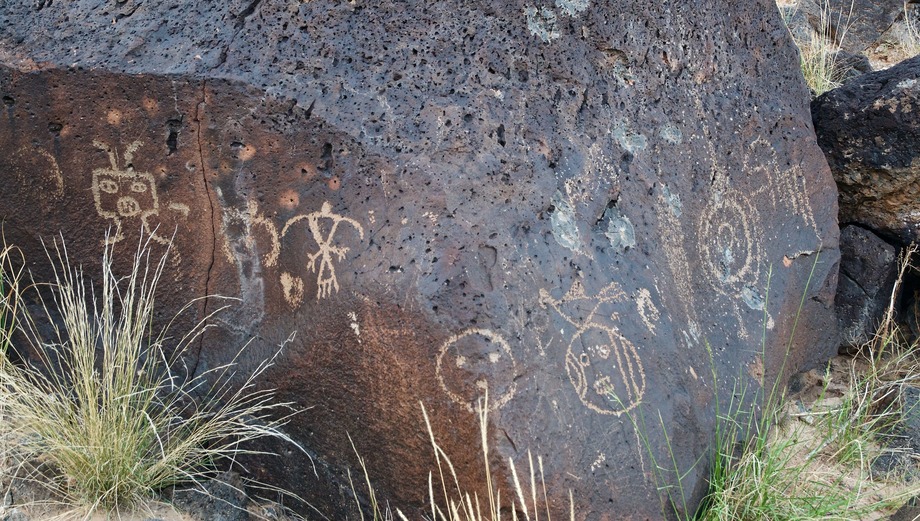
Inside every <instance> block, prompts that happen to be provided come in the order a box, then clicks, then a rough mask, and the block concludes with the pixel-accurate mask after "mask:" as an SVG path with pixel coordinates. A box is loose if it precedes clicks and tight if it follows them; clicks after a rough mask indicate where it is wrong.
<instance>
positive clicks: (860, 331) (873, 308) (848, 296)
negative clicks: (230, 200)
mask: <svg viewBox="0 0 920 521" xmlns="http://www.w3.org/2000/svg"><path fill="white" fill-rule="evenodd" d="M897 260H898V258H897V254H896V253H895V249H894V246H892V245H890V244H888V243H887V242H885V241H883V240H882V239H880V238H878V236H876V235H875V234H874V233H872V232H871V231H869V230H866V229H864V228H860V227H859V226H847V227H845V228H843V229H841V230H840V280H839V282H838V284H837V296H836V297H835V301H836V303H837V321H838V323H839V324H840V332H841V339H840V340H841V349H844V350H846V351H852V350H853V349H854V348H859V347H860V346H862V345H863V344H865V343H866V342H867V341H869V340H870V339H871V338H872V337H873V335H875V333H876V331H877V329H878V325H879V323H880V322H881V319H882V316H883V315H884V314H885V310H886V309H887V304H888V302H889V300H890V299H891V290H892V289H893V288H894V282H895V279H897V277H898V263H897Z"/></svg>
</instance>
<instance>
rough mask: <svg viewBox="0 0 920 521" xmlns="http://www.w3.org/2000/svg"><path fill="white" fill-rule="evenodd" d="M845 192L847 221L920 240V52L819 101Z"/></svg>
mask: <svg viewBox="0 0 920 521" xmlns="http://www.w3.org/2000/svg"><path fill="white" fill-rule="evenodd" d="M811 111H812V115H813V117H814V125H815V132H816V133H817V136H818V144H819V145H820V146H821V149H822V150H824V153H825V154H826V156H827V161H828V163H829V164H830V167H831V171H832V172H833V173H834V179H835V180H836V181H837V186H838V188H839V190H840V222H841V223H846V224H849V223H855V224H859V225H861V226H864V227H867V228H869V229H872V230H874V231H876V232H877V233H880V234H882V235H884V236H885V237H887V238H888V239H890V240H893V241H895V242H899V243H908V242H911V241H916V240H918V239H920V149H918V147H917V143H918V142H920V57H915V58H912V59H910V60H905V61H904V62H901V63H899V64H898V65H895V66H894V67H891V68H890V69H886V70H882V71H877V72H872V73H869V74H864V75H862V76H859V77H857V78H856V79H854V80H852V81H850V82H849V83H847V84H845V85H843V86H842V87H839V88H836V89H834V90H832V91H829V92H827V93H825V94H823V95H822V96H819V97H818V98H817V99H815V100H814V101H813V102H812V105H811Z"/></svg>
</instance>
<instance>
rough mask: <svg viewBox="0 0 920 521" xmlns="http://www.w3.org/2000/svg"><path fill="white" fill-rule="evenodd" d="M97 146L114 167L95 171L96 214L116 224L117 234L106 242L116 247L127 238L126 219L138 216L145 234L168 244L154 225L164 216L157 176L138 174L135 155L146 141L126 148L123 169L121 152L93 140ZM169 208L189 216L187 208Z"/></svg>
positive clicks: (177, 205)
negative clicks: (119, 154)
mask: <svg viewBox="0 0 920 521" xmlns="http://www.w3.org/2000/svg"><path fill="white" fill-rule="evenodd" d="M93 145H94V146H95V147H96V148H98V149H101V150H104V151H105V152H106V153H108V155H109V163H110V167H109V168H97V169H95V170H93V184H92V190H93V199H94V200H95V202H96V212H97V213H98V214H99V216H100V217H104V218H106V219H111V220H112V221H114V222H115V233H114V234H112V236H111V237H109V238H108V239H106V243H107V244H114V243H116V242H119V241H121V240H122V239H124V238H125V236H124V234H123V233H122V223H123V222H124V220H125V219H132V218H135V217H136V218H139V219H140V221H141V224H142V225H143V227H144V232H145V233H147V234H148V235H149V236H150V238H151V239H153V240H154V241H156V242H158V243H160V244H168V243H169V238H168V237H163V236H162V235H158V233H157V232H158V231H159V230H157V229H156V227H155V226H153V227H152V226H151V224H150V218H151V217H158V216H159V214H160V201H159V197H158V196H157V186H156V182H155V180H154V178H153V175H152V174H150V173H148V172H138V171H136V170H135V169H134V164H133V162H132V161H133V159H134V153H135V152H137V149H138V148H140V147H141V146H143V142H141V141H135V142H133V143H131V144H130V145H128V146H127V147H125V153H124V163H123V165H121V166H119V164H118V163H119V161H118V153H117V151H116V150H115V149H114V148H112V147H111V146H109V145H108V144H107V143H103V142H102V141H93ZM168 208H169V209H170V210H173V211H175V212H178V213H180V214H182V215H183V216H185V217H188V214H189V207H188V206H187V205H184V204H181V203H171V204H169V205H168Z"/></svg>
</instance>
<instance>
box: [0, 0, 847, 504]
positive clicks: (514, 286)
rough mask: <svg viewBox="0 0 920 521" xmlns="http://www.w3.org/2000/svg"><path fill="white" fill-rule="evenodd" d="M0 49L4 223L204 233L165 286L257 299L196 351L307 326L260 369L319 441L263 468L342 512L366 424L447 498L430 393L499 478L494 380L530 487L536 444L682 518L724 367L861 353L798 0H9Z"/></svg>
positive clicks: (464, 480)
mask: <svg viewBox="0 0 920 521" xmlns="http://www.w3.org/2000/svg"><path fill="white" fill-rule="evenodd" d="M0 53H2V54H0V58H2V62H3V63H5V64H6V65H7V66H8V68H4V69H2V73H0V91H2V92H0V97H2V99H3V100H4V106H3V107H2V108H3V109H4V112H3V114H2V119H0V151H2V154H0V158H2V159H0V175H2V178H3V180H4V183H5V184H6V186H13V187H14V188H12V189H8V190H12V192H7V193H8V194H10V195H9V196H8V197H5V198H2V199H0V215H2V217H3V219H4V221H5V223H6V224H5V230H6V231H7V233H10V234H13V236H12V238H13V239H21V240H22V242H23V244H24V247H25V248H26V249H27V253H28V254H29V255H30V258H33V259H38V258H40V255H39V254H38V253H36V252H37V251H40V250H38V244H37V238H38V237H48V236H52V235H54V234H57V233H59V232H60V233H63V235H64V237H67V238H68V239H70V238H71V237H74V238H75V239H70V243H71V244H73V247H72V248H71V255H72V257H73V258H77V259H81V260H83V259H86V260H87V262H92V259H96V258H97V257H98V253H99V243H100V240H101V237H102V234H103V232H104V230H105V229H106V228H109V227H114V229H118V230H120V233H121V235H123V237H124V238H123V239H121V241H120V242H124V243H125V244H130V243H131V242H132V241H134V240H136V238H137V235H138V233H139V231H140V230H141V229H142V228H146V229H147V231H148V232H152V231H155V232H156V233H157V234H158V236H159V237H164V238H165V237H167V236H171V232H172V230H173V229H177V230H178V232H177V235H176V241H175V243H176V247H175V251H176V253H175V261H174V265H175V267H176V268H177V269H178V271H177V273H178V274H179V275H177V280H176V284H175V285H173V286H172V287H171V288H170V289H171V293H170V299H169V300H166V301H165V303H166V305H164V310H163V311H164V315H168V314H169V313H170V312H172V311H174V310H175V309H176V306H177V305H178V304H177V303H178V302H180V301H182V300H184V299H187V298H190V297H196V296H201V295H204V294H209V293H210V294H223V295H230V296H237V297H240V298H241V299H242V301H241V303H240V304H239V305H238V306H236V307H234V308H233V309H232V310H230V311H229V312H228V313H226V314H224V315H223V318H222V319H221V322H220V324H219V325H220V327H218V328H215V329H212V330H210V333H209V335H208V337H207V338H205V339H204V342H203V343H202V349H201V352H200V356H197V357H195V358H194V359H193V360H189V364H190V367H191V369H192V370H195V371H197V372H199V373H201V372H202V371H206V370H208V369H210V368H213V367H216V366H218V365H219V364H221V363H224V362H226V361H228V360H230V359H232V358H233V356H234V355H235V354H236V352H237V350H238V348H239V346H240V345H241V344H242V343H244V342H245V341H246V340H248V339H250V338H252V339H253V344H252V345H251V346H250V347H249V348H248V349H247V350H246V351H245V352H244V354H243V356H242V357H241V359H240V360H241V364H242V367H241V371H242V372H244V373H245V371H246V370H251V369H252V368H253V367H255V366H256V365H257V364H258V363H260V362H261V361H262V360H264V359H265V358H267V357H269V356H271V355H272V354H273V353H274V352H275V350H276V349H277V346H278V345H280V344H282V343H284V341H285V339H287V338H288V337H289V336H290V334H291V333H292V332H293V331H296V336H295V337H294V339H293V340H292V341H291V342H289V343H287V344H285V347H284V350H283V353H282V355H281V358H280V360H279V363H278V365H277V366H276V367H275V368H274V369H273V370H272V371H271V373H270V374H269V375H268V376H267V377H266V378H265V381H264V385H266V386H274V387H277V388H278V389H279V392H280V396H281V398H283V399H287V400H292V401H294V402H295V403H296V404H297V405H298V406H299V407H303V408H309V409H307V410H305V411H304V412H303V413H302V414H300V415H298V416H296V417H295V418H294V419H293V420H292V423H291V424H290V426H289V429H288V430H289V433H290V435H291V436H292V437H293V438H294V439H296V440H297V441H298V442H299V443H301V444H302V445H303V446H304V447H305V448H306V449H307V451H308V452H310V453H311V454H312V455H313V457H314V462H315V466H314V465H312V464H311V462H310V460H309V459H308V458H307V457H306V456H304V455H303V454H302V453H300V452H299V451H297V450H295V449H293V448H291V447H283V446H280V447H275V449H276V450H279V451H281V452H282V458H275V459H271V458H264V459H259V460H258V461H256V462H252V463H251V464H249V465H248V466H247V470H249V471H251V472H252V473H253V474H255V475H256V477H259V478H262V479H268V480H273V481H272V482H273V483H274V484H276V485H279V486H283V487H289V488H291V489H293V490H294V491H295V492H297V493H298V494H299V495H301V496H302V497H304V498H306V499H308V500H309V501H310V502H311V503H312V504H313V505H314V506H316V507H317V508H319V509H320V510H322V511H324V512H325V513H326V515H328V516H329V517H330V518H333V519H340V518H344V517H345V516H347V515H352V516H354V515H355V514H354V513H353V512H349V509H351V508H352V507H351V505H352V504H353V502H352V500H351V490H350V487H349V485H348V481H347V474H346V470H345V469H346V468H348V467H351V468H352V469H353V474H354V468H355V465H356V464H357V459H356V457H355V455H354V452H353V450H352V448H351V445H350V443H349V441H348V437H347V436H346V434H351V436H352V438H354V440H355V445H356V448H357V450H358V452H359V453H361V454H362V456H363V457H364V458H365V460H366V462H367V465H368V471H369V473H370V477H371V479H372V481H373V482H374V484H375V487H376V489H377V494H378V497H380V498H387V499H388V500H389V501H390V504H391V505H394V506H398V507H400V508H401V509H402V510H403V511H407V512H411V513H412V515H416V514H417V513H418V512H419V511H421V510H424V509H425V508H426V505H427V499H426V497H425V495H426V491H427V479H428V472H429V471H430V470H432V469H433V458H432V457H431V448H430V447H429V445H428V441H427V437H426V436H425V435H424V431H423V429H424V424H423V420H422V416H421V409H420V407H419V400H420V399H421V400H422V402H423V403H424V406H425V407H426V409H427V411H428V414H429V416H430V417H431V419H432V428H433V430H434V433H435V435H436V437H437V438H438V440H439V442H440V443H441V446H442V447H443V448H444V450H445V451H446V452H447V453H448V454H450V455H451V457H452V460H453V463H454V465H455V466H456V468H457V471H458V474H459V479H460V482H461V484H462V485H463V486H464V487H466V488H468V489H469V490H471V491H477V492H478V494H479V496H480V497H485V491H484V490H482V483H483V479H482V477H481V476H482V468H481V465H482V463H481V462H482V457H481V454H480V452H479V447H478V426H477V425H476V420H475V415H474V414H473V413H472V411H473V410H474V405H475V403H476V400H477V398H478V397H480V396H481V395H482V394H483V391H484V390H485V389H486V388H488V391H489V396H490V416H489V437H490V444H491V447H492V449H493V451H494V452H493V459H492V461H493V463H494V465H495V471H496V479H497V481H498V483H499V484H500V486H501V487H502V489H503V492H502V496H503V497H505V498H508V497H511V493H510V490H511V489H510V488H509V473H508V471H507V467H506V466H505V465H506V462H507V459H508V458H509V457H513V458H514V459H515V460H516V461H517V462H518V463H519V465H520V464H521V463H523V462H524V461H525V460H526V457H527V451H528V450H531V451H533V453H534V454H539V455H542V459H543V464H544V471H545V475H546V479H547V491H548V494H549V497H550V502H551V505H552V508H553V509H555V512H554V516H556V517H564V516H563V513H564V512H567V511H568V491H569V490H572V491H573V495H574V498H575V503H576V505H575V509H576V517H577V518H578V519H592V520H593V519H649V518H651V519H656V518H660V517H661V516H662V512H663V511H670V509H671V507H670V506H669V504H668V499H667V498H666V497H665V496H663V495H662V494H664V493H659V491H660V490H664V489H663V488H660V487H662V486H664V485H666V483H656V482H655V481H654V480H653V479H652V477H651V476H652V475H653V472H652V465H654V464H655V463H654V462H653V461H652V460H651V458H650V456H649V454H648V453H647V451H646V448H645V447H644V444H643V443H642V442H641V438H642V436H648V439H649V443H650V448H651V451H652V453H653V454H654V455H655V457H656V458H657V459H658V461H662V462H663V461H668V462H670V461H671V460H670V456H669V448H668V439H670V443H671V449H673V451H674V455H675V458H676V462H677V465H678V466H679V467H680V469H681V471H686V472H687V474H686V475H685V476H684V477H683V486H684V487H685V490H686V493H687V495H688V497H689V498H690V499H691V502H693V501H696V500H698V499H699V498H700V497H701V495H702V493H703V492H704V491H705V487H706V483H705V475H706V472H707V469H706V466H705V465H703V464H698V462H699V461H705V455H706V454H707V451H708V448H709V446H710V442H711V441H712V437H713V433H714V430H713V429H714V424H715V414H714V405H715V399H714V398H715V396H716V393H720V394H721V396H723V398H725V399H726V401H727V399H728V397H729V395H730V393H731V392H732V391H733V390H734V389H736V388H735V385H736V379H737V378H738V377H739V376H740V378H741V379H742V380H743V381H745V382H747V384H748V385H752V386H759V385H760V384H761V383H762V382H767V383H768V384H769V383H770V382H772V381H773V379H774V378H776V377H777V375H778V373H779V371H780V368H781V367H785V369H786V370H787V371H789V372H791V371H795V370H797V369H798V368H802V367H806V366H808V365H810V364H813V363H815V362H816V361H818V360H822V359H826V358H827V357H828V356H829V355H830V354H831V353H833V352H834V351H835V350H836V346H837V342H836V338H833V334H832V333H829V332H832V331H835V330H836V327H835V324H836V322H835V317H834V314H833V295H834V291H835V286H836V272H837V264H838V260H839V252H838V249H837V240H838V231H837V227H836V220H835V217H836V212H837V208H836V192H835V188H834V185H833V182H832V179H831V176H830V173H829V171H828V169H827V165H826V163H825V160H824V158H823V156H822V154H821V151H820V149H819V148H818V147H817V146H816V145H815V143H814V136H813V133H812V131H811V127H810V118H809V113H808V105H807V103H808V101H807V100H808V97H809V95H808V91H807V89H806V88H805V86H804V84H803V83H802V81H801V79H800V77H799V73H798V70H797V53H796V51H795V49H794V48H793V46H792V43H791V41H790V39H789V35H788V32H787V30H786V29H785V27H784V26H783V24H782V21H781V20H780V18H779V15H778V12H777V10H776V7H775V6H774V5H773V4H772V2H768V1H763V2H751V3H745V4H743V5H740V4H737V3H736V2H727V1H716V2H696V3H685V4H681V5H669V4H659V3H654V2H635V1H625V0H623V1H611V2H591V1H571V2H570V1H566V0H558V1H557V2H555V3H550V2H544V3H541V4H539V5H532V4H525V3H521V2H510V3H503V4H501V3H500V4H495V3H492V2H482V1H472V2H471V1H466V2H459V1H443V2H435V3H427V2H415V1H409V2H374V3H364V2H360V1H358V2H328V1H311V2H283V1H280V0H278V1H270V0H262V1H259V0H256V1H253V2H251V3H243V2H223V3H221V2H218V3H209V4H201V3H194V4H191V3H189V4H186V3H179V2H165V1H161V2H153V1H148V2H136V1H134V0H128V1H127V2H123V3H118V4H106V6H103V7H99V6H98V3H96V2H90V1H89V0H84V1H80V0H75V1H73V2H69V3H66V4H58V3H54V4H51V3H50V2H39V3H38V4H35V3H21V4H20V3H13V4H12V5H10V4H9V3H8V4H7V5H4V9H3V10H2V12H0ZM36 208H40V209H41V210H42V216H43V218H42V219H37V218H36V217H35V213H34V209H36ZM119 224H120V228H119V227H118V225H119ZM157 224H158V225H159V227H155V226H156V225H157ZM37 268H39V269H40V267H39V266H37ZM803 297H804V298H803ZM800 303H803V307H802V309H801V313H799V306H800ZM218 305H219V303H218V302H215V301H214V300H213V299H209V300H208V301H207V304H206V305H204V306H202V308H201V309H199V310H198V313H199V315H202V314H204V313H207V312H209V311H211V310H213V309H215V308H216V307H217V306H218ZM796 321H798V324H799V326H798V329H797V331H796V332H795V335H792V327H793V324H794V323H796ZM790 337H792V338H793V341H792V344H791V345H789V346H788V358H787V342H788V341H789V339H790ZM707 345H709V346H711V348H712V353H713V360H714V362H712V363H714V364H715V367H714V369H715V371H716V372H717V373H718V375H719V377H718V381H716V382H713V381H712V379H711V377H710V376H709V375H711V374H712V369H713V367H711V362H710V356H709V354H708V352H707ZM784 360H785V365H784ZM769 387H770V386H769V385H768V386H767V388H769ZM753 394H754V393H749V394H748V395H749V396H751V395H753ZM629 415H632V417H633V418H636V419H638V418H640V417H644V418H648V419H651V418H655V420H654V421H647V422H646V425H647V426H648V427H647V432H644V433H637V432H636V431H635V430H634V428H633V423H632V422H631V421H630V419H629ZM659 415H660V418H661V420H662V422H663V426H664V429H662V428H661V426H659V422H658V421H657V418H659ZM665 431H666V432H665ZM701 458H702V459H701ZM519 469H520V467H519ZM355 475H357V474H355ZM666 480H668V481H669V483H670V484H672V485H673V484H675V483H676V478H675V476H674V475H670V476H667V477H666ZM359 492H360V491H359ZM691 508H692V505H691Z"/></svg>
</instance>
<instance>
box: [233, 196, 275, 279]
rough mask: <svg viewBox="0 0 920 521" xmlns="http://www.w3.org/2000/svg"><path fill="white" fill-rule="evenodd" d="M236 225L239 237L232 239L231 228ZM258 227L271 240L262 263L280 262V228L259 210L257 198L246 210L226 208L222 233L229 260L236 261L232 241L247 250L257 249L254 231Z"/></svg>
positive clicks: (271, 264)
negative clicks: (238, 229)
mask: <svg viewBox="0 0 920 521" xmlns="http://www.w3.org/2000/svg"><path fill="white" fill-rule="evenodd" d="M236 227H239V228H240V231H239V234H238V235H239V238H238V239H236V240H232V239H231V233H230V232H231V229H233V228H236ZM257 228H261V229H262V230H263V231H264V232H265V236H266V237H267V238H268V241H269V249H268V251H267V252H265V254H264V255H263V256H262V263H263V264H264V265H265V266H267V267H272V266H275V265H276V264H278V256H279V255H280V254H281V237H280V236H279V235H278V228H277V227H276V226H275V223H274V222H272V220H271V219H269V218H267V217H265V215H264V214H262V212H261V211H259V203H258V202H257V201H255V200H250V201H249V202H248V203H247V204H246V209H245V210H240V209H237V208H227V209H225V210H224V213H223V218H222V220H221V234H222V235H223V237H224V245H223V250H224V255H225V256H226V257H227V261H229V262H231V263H233V262H235V256H234V254H233V244H232V243H236V242H238V243H240V245H241V246H243V247H244V248H245V249H246V250H247V251H250V252H255V251H256V238H255V233H254V232H255V231H256V229H257Z"/></svg>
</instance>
